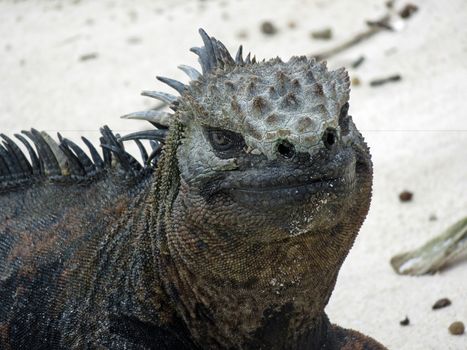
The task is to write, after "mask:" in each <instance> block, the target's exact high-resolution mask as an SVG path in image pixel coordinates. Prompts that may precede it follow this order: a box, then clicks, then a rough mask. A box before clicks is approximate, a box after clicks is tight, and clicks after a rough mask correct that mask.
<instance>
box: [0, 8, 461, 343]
mask: <svg viewBox="0 0 467 350" xmlns="http://www.w3.org/2000/svg"><path fill="white" fill-rule="evenodd" d="M356 3H358V4H356ZM414 3H416V4H418V5H419V6H420V10H419V12H418V13H416V14H415V15H414V17H413V18H411V19H410V20H408V21H406V22H405V26H404V28H403V29H402V30H401V31H399V32H394V33H389V32H388V33H382V34H379V35H378V36H377V37H375V38H373V39H371V40H370V41H368V42H366V43H363V44H361V45H358V46H357V47H355V48H354V49H352V50H349V51H347V52H345V53H344V54H342V55H340V56H336V57H335V58H333V59H331V60H330V62H329V64H330V66H332V67H336V66H338V65H341V64H348V63H349V62H350V61H352V60H354V59H356V58H357V57H358V56H359V55H362V54H363V55H365V57H366V58H367V59H366V61H365V62H364V64H363V65H362V66H361V67H360V68H358V69H357V70H354V71H351V75H352V76H357V75H358V77H359V78H360V79H361V81H362V83H363V84H362V86H359V87H354V88H353V91H352V97H351V113H352V115H353V116H354V120H355V121H356V123H357V126H359V128H360V130H361V131H362V133H363V134H364V135H365V137H366V139H367V140H368V143H369V145H370V147H371V150H372V154H373V159H374V167H375V180H374V197H373V203H372V207H371V210H370V213H369V215H368V219H367V221H366V222H365V224H364V226H363V228H362V230H361V233H360V236H359V238H358V240H357V242H356V244H355V247H354V248H353V249H352V251H351V253H350V254H349V256H348V259H347V260H346V262H345V264H344V266H343V268H342V271H341V274H340V276H339V279H338V283H337V286H336V289H335V292H334V294H333V296H332V298H331V301H330V303H329V306H328V307H327V311H328V313H329V316H330V318H331V320H332V321H333V322H336V323H338V324H340V325H342V326H345V327H351V328H355V329H358V330H360V331H362V332H363V333H366V334H369V335H371V336H373V337H375V338H376V339H378V340H379V341H381V342H382V343H384V344H385V345H387V346H388V347H389V348H390V349H410V350H417V349H423V350H426V349H456V350H462V349H464V350H465V349H467V335H463V336H457V337H456V336H452V335H450V334H449V333H448V331H447V328H448V326H449V324H450V323H451V322H453V321H455V320H462V321H463V322H464V323H467V262H466V261H464V262H462V263H460V264H458V265H456V266H454V267H452V268H450V269H448V270H446V271H444V272H442V273H440V274H437V275H435V276H426V277H419V278H414V277H401V276H398V275H396V274H395V273H394V272H393V271H392V269H391V268H390V266H389V259H390V257H391V256H392V255H394V254H395V253H398V252H400V251H402V250H406V249H411V248H414V247H416V246H417V245H419V244H421V243H423V242H425V241H426V240H427V239H429V238H430V237H432V236H433V235H435V234H437V233H439V232H441V231H442V230H443V229H444V228H445V227H446V226H448V225H450V224H451V223H453V222H455V221H456V220H458V219H460V218H461V217H462V216H465V215H467V112H466V111H467V101H466V100H467V74H466V73H467V39H466V38H467V25H466V21H467V2H466V1H465V0H454V1H453V0H450V1H449V2H448V1H446V2H441V1H436V0H425V1H421V0H420V1H414ZM445 3H448V5H446V4H445ZM168 4H171V6H172V8H170V9H168V8H166V6H167V5H168ZM401 5H402V3H398V4H397V6H398V7H400V6H401ZM384 11H385V9H384V6H383V1H370V0H365V1H358V2H357V1H344V0H341V1H324V0H322V1H304V0H302V1H299V0H294V1H288V2H287V3H286V2H285V1H280V0H275V1H269V2H266V1H264V2H263V1H261V2H260V1H256V2H255V3H254V4H252V2H251V1H246V0H243V1H223V2H221V1H204V2H201V1H196V2H195V1H192V2H189V1H181V0H177V1H175V0H171V1H149V0H147V1H139V2H138V5H133V4H132V3H131V2H123V1H121V2H118V1H100V2H97V1H94V2H93V1H81V2H78V3H76V4H75V3H74V2H73V1H63V2H55V1H47V2H46V1H43V2H39V1H37V2H19V1H18V3H16V2H12V1H2V2H1V3H0V33H1V34H2V35H1V36H0V51H1V52H2V55H1V57H2V58H1V65H0V77H1V79H0V94H1V97H0V120H1V131H2V132H5V133H7V134H11V133H13V132H18V131H19V130H20V129H24V128H29V127H36V128H38V129H43V130H47V131H49V132H51V133H54V132H55V131H58V130H61V131H64V132H63V134H64V135H65V136H67V137H72V138H75V139H78V136H79V135H87V136H91V137H96V136H98V132H97V130H98V127H99V126H101V125H103V124H108V125H110V126H111V128H112V129H113V130H115V131H118V132H122V133H125V132H129V131H134V130H139V129H143V128H146V125H144V124H143V123H141V122H130V121H125V120H120V119H119V118H118V116H119V115H122V114H125V113H128V112H132V111H136V110H140V109H144V108H147V107H150V106H152V104H153V102H152V101H150V100H149V99H147V98H143V97H140V96H139V95H138V94H139V91H141V90H143V89H161V88H162V89H165V87H162V84H161V83H156V82H155V75H159V74H160V75H165V76H170V77H174V78H181V79H184V80H186V79H185V77H184V76H183V74H182V73H181V72H180V71H178V70H177V69H176V66H177V65H178V64H182V63H183V64H191V65H196V59H195V56H194V55H193V54H192V53H190V52H189V51H188V48H190V47H191V46H198V45H200V44H201V40H200V38H199V37H198V34H197V28H198V27H204V28H205V29H206V30H207V31H208V32H209V33H210V34H211V35H214V36H216V37H217V38H220V39H222V41H223V42H224V43H225V44H226V45H227V46H228V47H229V48H230V49H231V50H235V49H236V47H237V46H238V45H239V44H240V43H243V44H244V48H245V49H246V50H247V51H248V50H252V51H253V52H254V53H255V54H256V55H257V57H259V58H263V57H264V58H269V57H273V56H276V55H279V56H281V57H283V58H288V57H289V56H291V55H292V54H308V53H311V52H316V51H319V50H321V49H323V48H328V47H330V46H333V45H334V44H335V43H337V42H338V41H340V40H343V39H345V38H347V37H348V36H349V35H351V34H352V33H356V32H358V31H360V30H362V29H364V28H365V27H364V20H366V19H375V18H377V17H378V16H380V15H381V14H383V12H384ZM265 19H269V20H271V21H272V22H273V23H274V24H276V25H277V27H278V28H279V33H278V34H277V35H275V36H272V37H266V36H264V35H263V34H261V33H260V31H259V29H258V28H259V24H260V22H261V21H262V20H265ZM289 21H295V22H296V24H297V28H296V29H290V28H288V26H287V23H288V22H289ZM326 26H330V27H332V28H333V31H334V38H333V39H332V40H331V41H329V42H323V41H318V40H312V39H310V37H309V32H310V31H311V30H315V29H321V28H323V27H326ZM242 31H245V32H246V33H247V35H248V36H247V38H246V39H240V38H239V33H241V32H242ZM131 42H132V43H131ZM94 52H95V53H97V54H98V57H97V58H96V59H93V60H88V61H80V60H79V57H80V56H81V55H84V54H89V53H94ZM393 73H400V74H401V75H402V78H403V79H402V81H401V82H398V83H393V84H388V85H385V86H382V87H379V88H371V87H369V86H368V82H369V80H371V79H372V78H375V77H382V76H387V75H390V74H393ZM404 189H409V190H411V191H413V192H414V194H415V195H414V200H413V201H412V202H411V203H400V202H399V200H398V193H399V192H400V191H402V190H404ZM431 214H434V215H436V216H437V218H438V220H436V221H429V219H428V218H429V216H430V215H431ZM441 297H448V298H450V299H451V300H452V302H453V305H451V306H450V307H448V308H446V309H442V310H438V311H432V310H431V306H432V304H433V303H434V302H435V301H436V300H437V299H438V298H441ZM406 315H408V316H409V318H410V321H411V324H410V326H408V327H401V326H400V325H399V321H400V320H402V319H403V318H404V317H405V316H406Z"/></svg>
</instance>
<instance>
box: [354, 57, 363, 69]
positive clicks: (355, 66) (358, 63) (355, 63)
mask: <svg viewBox="0 0 467 350" xmlns="http://www.w3.org/2000/svg"><path fill="white" fill-rule="evenodd" d="M363 61H365V56H360V57H359V58H357V59H356V60H355V61H353V62H352V64H351V67H352V68H354V69H355V68H358V67H360V66H361V65H362V63H363Z"/></svg>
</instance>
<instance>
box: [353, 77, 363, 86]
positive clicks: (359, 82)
mask: <svg viewBox="0 0 467 350" xmlns="http://www.w3.org/2000/svg"><path fill="white" fill-rule="evenodd" d="M351 83H352V86H359V85H361V84H362V82H361V81H360V78H359V77H352V80H351Z"/></svg>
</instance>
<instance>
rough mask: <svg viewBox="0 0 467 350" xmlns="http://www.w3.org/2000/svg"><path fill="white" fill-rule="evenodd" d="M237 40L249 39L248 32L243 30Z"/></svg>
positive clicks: (238, 34)
mask: <svg viewBox="0 0 467 350" xmlns="http://www.w3.org/2000/svg"><path fill="white" fill-rule="evenodd" d="M237 38H239V39H246V38H248V32H247V31H246V30H241V31H239V32H238V33H237Z"/></svg>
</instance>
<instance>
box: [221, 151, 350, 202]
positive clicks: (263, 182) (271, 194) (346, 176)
mask: <svg viewBox="0 0 467 350" xmlns="http://www.w3.org/2000/svg"><path fill="white" fill-rule="evenodd" d="M346 162H347V164H343V165H340V164H339V168H337V169H335V170H333V171H329V172H325V173H321V172H313V171H310V170H308V169H307V170H306V171H293V170H291V171H289V169H280V170H279V171H278V172H276V173H273V175H272V176H271V174H270V172H268V171H267V172H266V174H264V175H265V176H261V174H258V172H257V171H255V172H254V173H253V174H249V175H250V176H245V175H246V174H243V175H244V176H243V177H242V180H243V181H227V182H226V183H225V182H224V183H223V185H222V191H223V192H224V193H227V194H228V195H230V196H231V197H232V198H233V200H234V201H235V202H236V203H237V204H239V205H243V206H253V207H255V208H257V210H261V209H264V210H269V209H271V207H276V206H278V205H292V206H294V207H295V209H296V206H297V205H300V204H305V205H306V203H310V202H312V201H313V198H314V197H316V196H317V195H319V194H326V193H329V194H338V193H347V192H349V191H350V190H351V189H352V187H353V186H354V184H355V161H354V159H353V158H349V159H346ZM245 178H246V179H245ZM258 178H259V179H258Z"/></svg>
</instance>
